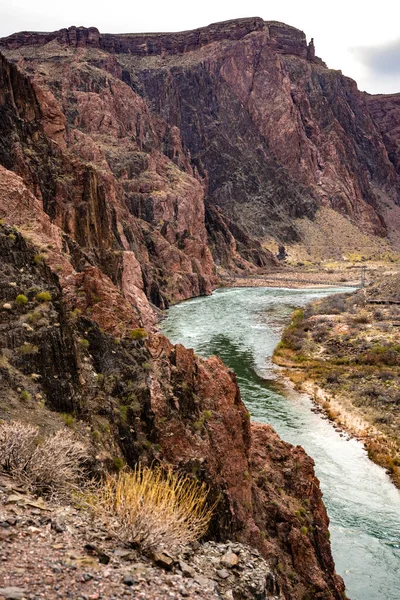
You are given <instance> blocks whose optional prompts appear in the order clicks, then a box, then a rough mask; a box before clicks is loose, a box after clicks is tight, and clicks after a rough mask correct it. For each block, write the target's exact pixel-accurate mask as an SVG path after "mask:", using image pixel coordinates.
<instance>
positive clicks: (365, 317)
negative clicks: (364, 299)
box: [353, 310, 372, 325]
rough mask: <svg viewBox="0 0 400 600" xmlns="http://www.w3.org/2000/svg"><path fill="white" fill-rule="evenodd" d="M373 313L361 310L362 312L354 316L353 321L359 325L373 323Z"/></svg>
mask: <svg viewBox="0 0 400 600" xmlns="http://www.w3.org/2000/svg"><path fill="white" fill-rule="evenodd" d="M371 321H372V319H371V315H370V314H369V313H368V312H367V311H366V310H360V312H359V313H358V314H357V315H355V316H354V317H353V323H355V324H357V325H359V324H361V325H364V324H366V323H371Z"/></svg>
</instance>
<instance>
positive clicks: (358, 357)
mask: <svg viewBox="0 0 400 600" xmlns="http://www.w3.org/2000/svg"><path fill="white" fill-rule="evenodd" d="M398 326H400V310H399V308H398V307H397V306H390V305H388V306H384V307H379V309H378V310H377V307H376V306H375V305H372V304H368V302H367V299H366V297H365V295H364V293H363V292H362V291H360V292H358V293H356V294H353V295H351V296H348V297H346V296H345V295H340V296H331V297H329V298H326V299H324V300H321V301H318V302H315V303H313V304H311V305H309V306H308V307H306V308H305V309H304V311H295V313H294V315H293V318H292V323H291V325H290V326H289V327H288V328H287V329H286V330H285V331H284V333H283V336H282V341H281V342H280V343H279V344H278V346H277V348H276V349H275V352H274V357H273V360H274V362H275V363H276V364H277V365H279V366H281V367H283V369H284V370H283V372H284V374H285V375H286V376H287V377H288V378H289V379H290V380H291V381H292V382H293V384H294V385H295V388H296V389H297V390H299V391H304V392H306V393H308V394H309V395H310V396H311V398H312V399H313V401H314V402H315V403H316V404H317V405H318V406H319V407H321V409H322V410H323V411H324V413H325V414H326V415H327V417H328V418H329V419H330V420H332V421H334V422H335V423H337V425H338V426H339V427H340V428H342V429H343V430H345V431H346V432H348V433H349V434H351V435H353V436H355V437H356V438H357V439H359V440H362V441H363V443H364V445H365V447H366V449H367V451H368V456H369V458H370V459H371V460H373V461H374V462H375V463H377V464H379V465H380V466H382V467H384V468H385V469H386V470H387V472H388V473H389V475H390V476H391V478H392V480H393V482H394V483H395V485H396V486H397V487H399V488H400V469H399V467H400V377H399V366H400V332H399V331H398V329H397V327H398Z"/></svg>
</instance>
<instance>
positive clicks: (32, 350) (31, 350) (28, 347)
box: [18, 342, 39, 356]
mask: <svg viewBox="0 0 400 600" xmlns="http://www.w3.org/2000/svg"><path fill="white" fill-rule="evenodd" d="M18 352H19V353H20V354H22V355H23V356H25V355H29V354H37V353H38V352H39V347H38V346H35V345H34V344H28V342H25V344H24V345H23V346H20V347H19V348H18Z"/></svg>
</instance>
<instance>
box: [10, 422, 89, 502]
mask: <svg viewBox="0 0 400 600" xmlns="http://www.w3.org/2000/svg"><path fill="white" fill-rule="evenodd" d="M86 457H87V455H86V450H85V447H84V446H83V445H82V444H81V443H79V442H77V441H76V439H75V437H74V435H73V434H72V432H69V431H65V430H64V429H62V430H60V431H57V433H55V434H53V435H51V436H49V437H47V438H45V439H44V440H41V439H40V438H39V429H38V428H37V427H34V426H32V425H27V424H25V423H20V422H18V421H13V422H4V423H2V424H1V425H0V468H1V469H3V470H4V471H6V472H8V473H10V474H11V475H12V476H13V477H14V478H15V479H16V480H18V481H21V482H23V483H24V484H25V485H26V486H27V487H28V489H29V490H30V491H31V492H33V493H36V494H40V495H44V496H46V497H50V498H54V497H57V498H62V497H64V496H68V495H69V493H70V492H71V491H72V490H73V489H75V488H76V486H77V484H78V482H79V480H80V478H81V476H82V464H83V462H84V460H85V459H86Z"/></svg>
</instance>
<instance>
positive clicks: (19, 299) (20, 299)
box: [15, 294, 28, 306]
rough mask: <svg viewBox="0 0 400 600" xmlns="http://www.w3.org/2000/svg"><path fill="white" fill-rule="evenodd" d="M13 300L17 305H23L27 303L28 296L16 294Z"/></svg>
mask: <svg viewBox="0 0 400 600" xmlns="http://www.w3.org/2000/svg"><path fill="white" fill-rule="evenodd" d="M15 302H16V304H18V306H25V305H26V304H28V298H27V297H26V296H25V294H18V296H17V297H16V298H15Z"/></svg>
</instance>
